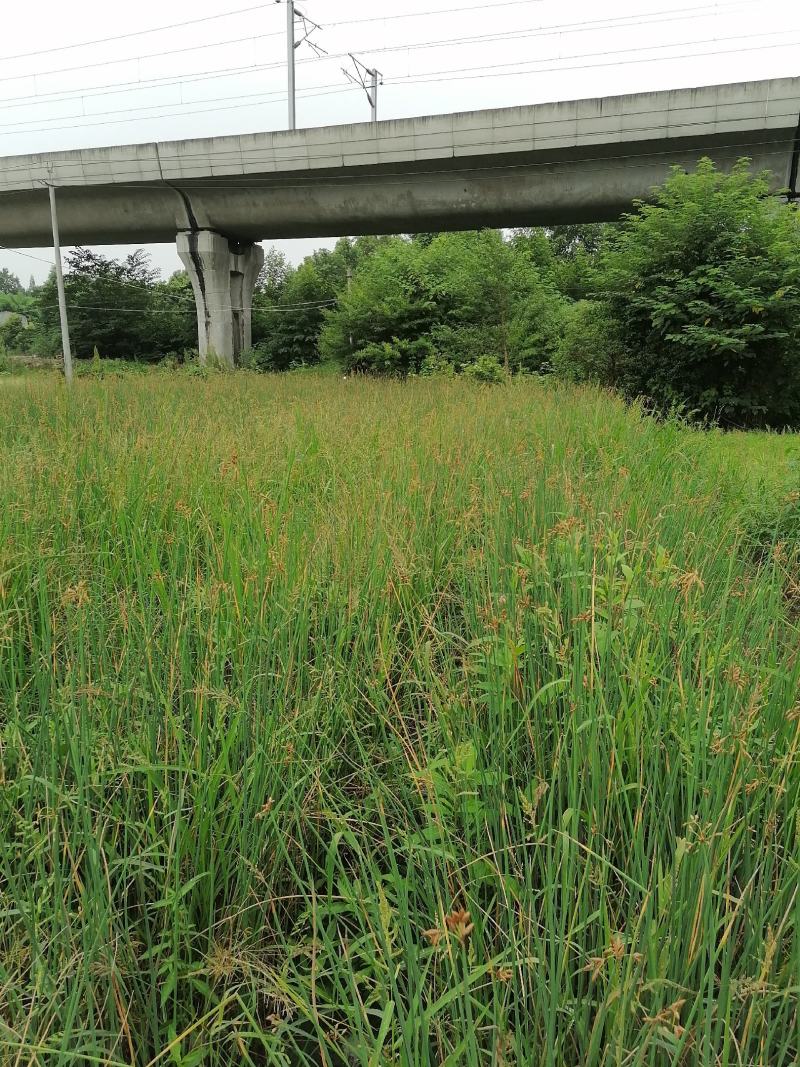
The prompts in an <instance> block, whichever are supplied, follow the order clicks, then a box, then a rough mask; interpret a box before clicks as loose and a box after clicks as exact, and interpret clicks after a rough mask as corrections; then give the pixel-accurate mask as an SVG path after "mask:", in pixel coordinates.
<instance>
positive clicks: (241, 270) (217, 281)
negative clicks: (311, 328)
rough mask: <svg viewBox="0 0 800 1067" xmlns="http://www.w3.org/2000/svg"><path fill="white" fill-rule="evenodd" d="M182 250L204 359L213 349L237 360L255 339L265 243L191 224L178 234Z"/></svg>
mask: <svg viewBox="0 0 800 1067" xmlns="http://www.w3.org/2000/svg"><path fill="white" fill-rule="evenodd" d="M178 255H179V256H180V257H181V261H182V263H183V265H184V266H185V267H186V270H187V272H188V274H189V278H190V280H191V283H192V289H193V290H194V298H195V302H196V304H197V335H198V349H199V352H200V362H201V363H205V362H206V360H207V359H208V358H209V355H211V356H212V357H213V358H215V359H218V360H220V361H221V362H223V363H227V364H228V365H229V366H231V367H234V366H236V364H237V363H238V362H239V359H240V357H241V354H242V352H244V351H246V350H247V349H248V348H250V345H251V343H252V308H253V290H254V289H255V284H256V279H257V278H258V272H259V271H260V270H261V267H262V264H263V263H264V250H263V248H261V246H260V245H257V244H251V243H250V242H247V241H245V242H237V241H231V240H229V239H228V238H227V237H223V235H222V234H220V233H215V232H214V231H213V230H192V231H187V232H184V233H179V234H178Z"/></svg>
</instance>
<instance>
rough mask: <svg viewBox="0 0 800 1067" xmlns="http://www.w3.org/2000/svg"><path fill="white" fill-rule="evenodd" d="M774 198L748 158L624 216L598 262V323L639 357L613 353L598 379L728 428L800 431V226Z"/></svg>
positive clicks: (702, 167)
mask: <svg viewBox="0 0 800 1067" xmlns="http://www.w3.org/2000/svg"><path fill="white" fill-rule="evenodd" d="M769 194H770V187H769V183H768V181H767V178H766V177H765V176H753V175H752V174H751V173H750V170H749V164H748V162H747V161H746V160H742V161H740V162H739V164H738V165H737V166H736V167H735V168H734V170H733V172H732V173H731V174H722V173H719V172H718V171H717V170H716V169H715V168H714V164H713V163H712V162H711V161H710V160H708V159H706V160H702V161H701V162H700V163H699V164H698V167H697V169H696V171H695V172H694V173H692V174H685V173H683V172H682V171H680V170H678V169H677V168H676V169H675V170H674V171H673V173H672V176H671V177H670V178H669V180H668V181H667V182H666V184H665V185H664V186H663V187H662V188H660V189H659V190H657V191H656V193H655V202H654V203H652V204H643V205H640V207H639V210H638V212H637V213H636V214H633V215H629V216H627V217H626V219H625V221H624V223H623V225H622V226H621V227H620V228H619V229H618V230H617V231H616V232H614V233H612V234H611V235H610V237H609V241H608V244H607V246H606V248H605V250H604V251H603V252H602V253H601V255H600V265H599V270H598V274H597V279H598V280H597V284H598V292H597V296H598V299H599V300H600V301H601V303H602V304H603V310H602V313H601V315H600V318H599V319H598V323H603V322H607V323H608V324H611V323H613V324H614V328H615V329H616V330H619V331H620V332H621V335H622V336H623V337H624V339H625V349H626V351H627V352H629V353H630V356H629V357H628V358H624V359H622V360H621V362H614V361H609V360H608V359H607V356H608V350H607V348H606V349H605V350H604V352H603V357H604V358H603V359H601V360H600V361H597V362H594V364H593V365H592V366H591V367H590V368H589V369H590V374H591V376H592V377H596V378H597V379H598V380H600V381H605V382H606V383H607V384H617V385H619V386H620V387H621V388H622V389H623V391H624V392H625V393H627V394H628V395H629V396H635V395H646V396H649V397H651V398H652V399H653V401H654V402H655V404H656V405H657V406H658V407H659V408H661V409H662V410H669V409H670V408H671V407H674V406H675V405H676V404H679V405H683V406H684V407H687V408H689V409H692V410H694V411H696V412H698V413H699V414H700V415H701V416H702V417H703V418H712V419H718V420H719V421H720V422H721V423H723V424H725V425H740V426H758V425H773V426H774V425H785V424H790V423H794V424H796V423H797V422H798V421H800V366H799V365H798V341H797V337H798V333H800V220H798V215H797V213H796V210H795V209H794V208H793V207H789V206H786V205H785V204H783V203H781V202H779V201H778V200H776V199H775V198H773V197H771V196H770V195H769ZM580 321H581V320H580V317H579V320H578V322H579V323H580ZM583 325H584V326H586V325H587V322H586V320H585V319H584V320H583ZM588 336H589V338H591V336H592V333H591V330H590V332H589V334H588ZM601 337H602V340H603V345H605V346H607V345H608V344H611V343H612V341H615V338H614V334H613V331H605V329H603V330H602V331H601Z"/></svg>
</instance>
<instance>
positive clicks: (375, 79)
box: [369, 70, 378, 122]
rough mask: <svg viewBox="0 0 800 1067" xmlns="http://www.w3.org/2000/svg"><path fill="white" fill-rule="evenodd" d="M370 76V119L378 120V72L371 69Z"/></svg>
mask: <svg viewBox="0 0 800 1067" xmlns="http://www.w3.org/2000/svg"><path fill="white" fill-rule="evenodd" d="M370 74H371V76H372V91H371V92H370V97H369V102H370V104H371V105H372V121H373V122H377V121H378V72H377V70H373V71H371V72H370Z"/></svg>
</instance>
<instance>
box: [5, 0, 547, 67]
mask: <svg viewBox="0 0 800 1067" xmlns="http://www.w3.org/2000/svg"><path fill="white" fill-rule="evenodd" d="M544 2H545V0H499V2H497V3H494V4H493V5H492V7H493V8H498V7H521V6H522V5H530V4H541V3H544ZM271 7H272V3H262V4H255V5H253V6H252V7H240V8H237V9H236V10H235V11H222V12H220V13H219V14H218V15H205V16H204V17H203V18H196V19H186V20H184V21H182V22H171V23H169V24H167V25H164V26H153V27H151V28H150V29H145V30H131V31H130V32H129V33H118V34H114V35H113V36H111V37H95V38H93V39H92V40H90V41H76V42H74V43H73V44H60V45H53V46H52V47H50V48H37V49H35V50H34V51H32V52H17V53H15V54H14V55H10V56H0V62H2V63H4V62H6V61H10V60H13V59H30V58H31V57H32V56H45V55H52V54H53V53H54V52H68V51H72V50H74V49H76V48H92V47H93V46H94V45H98V44H110V43H112V42H113V41H125V40H129V39H131V38H133V37H144V36H147V35H149V34H152V33H163V32H164V31H166V30H180V29H183V28H184V27H185V26H197V25H199V24H200V23H203V22H215V21H218V20H219V19H227V18H233V17H234V16H236V15H246V14H250V13H251V12H253V11H268V10H269V9H270V8H271ZM458 11H464V12H469V11H478V12H485V8H484V7H483V6H482V5H481V6H478V7H476V6H472V7H467V6H464V7H449V8H437V9H434V10H428V11H412V12H408V13H406V14H401V15H383V16H375V17H370V18H363V19H344V20H343V21H339V22H327V23H326V26H327V27H329V28H333V27H337V26H354V25H356V24H358V23H368V22H384V21H391V20H394V19H414V18H427V17H429V16H431V15H449V14H453V13H454V12H458ZM270 36H272V35H270ZM274 36H280V34H279V33H278V34H275V35H274Z"/></svg>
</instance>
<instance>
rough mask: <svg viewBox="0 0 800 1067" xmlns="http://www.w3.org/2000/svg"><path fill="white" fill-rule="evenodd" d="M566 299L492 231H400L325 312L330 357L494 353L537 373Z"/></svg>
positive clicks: (373, 365) (391, 367)
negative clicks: (420, 236) (423, 235)
mask: <svg viewBox="0 0 800 1067" xmlns="http://www.w3.org/2000/svg"><path fill="white" fill-rule="evenodd" d="M563 306H564V302H563V300H562V298H561V297H560V295H559V293H558V291H557V290H556V288H555V286H554V284H553V283H552V281H551V279H550V278H548V277H547V276H546V275H545V274H544V273H543V272H542V270H541V269H540V267H539V266H538V265H537V263H536V261H535V258H534V256H533V255H531V254H529V253H528V251H527V250H526V249H525V248H524V247H520V246H515V245H512V244H510V243H508V242H506V241H504V240H503V237H502V236H501V234H499V233H498V232H497V231H495V230H482V231H480V232H472V233H454V234H440V235H438V236H436V237H433V238H432V239H430V240H425V241H420V240H407V239H404V238H395V239H394V240H392V241H391V242H388V243H387V244H385V245H384V246H382V247H381V248H380V249H379V250H378V252H377V253H376V254H375V255H374V256H373V258H372V259H370V260H369V261H368V262H366V263H364V264H362V266H361V268H360V269H359V270H358V271H357V273H356V275H355V278H354V281H353V285H352V287H351V288H350V289H349V291H347V292H345V293H343V294H342V295H341V297H340V299H339V303H338V305H337V307H336V308H335V309H333V310H332V311H330V312H328V313H327V315H326V322H325V326H324V328H323V331H322V335H321V339H320V346H321V350H322V353H323V355H324V356H326V357H328V358H333V359H337V360H339V361H341V362H342V363H344V364H345V366H347V367H350V368H355V369H359V370H371V371H383V372H386V371H389V372H394V373H408V372H409V371H418V370H420V369H421V367H422V364H423V362H424V361H425V360H426V359H428V358H429V357H430V355H431V354H432V352H434V353H436V355H437V356H438V358H439V359H440V360H446V361H448V362H450V363H451V364H453V366H454V367H457V368H461V367H465V366H469V365H470V364H472V363H474V362H475V361H476V360H477V359H479V358H481V357H482V356H485V355H490V356H492V357H494V358H496V359H497V360H499V361H500V362H501V363H502V364H503V366H504V367H505V368H506V370H507V371H508V370H535V371H536V370H540V369H542V368H543V367H545V366H546V365H547V364H548V362H549V360H550V359H551V358H552V356H553V354H554V353H555V352H556V350H557V347H558V342H559V335H560V329H561V318H562V314H563Z"/></svg>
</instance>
